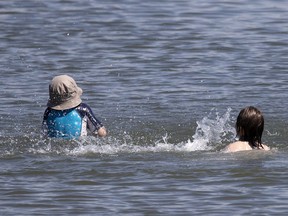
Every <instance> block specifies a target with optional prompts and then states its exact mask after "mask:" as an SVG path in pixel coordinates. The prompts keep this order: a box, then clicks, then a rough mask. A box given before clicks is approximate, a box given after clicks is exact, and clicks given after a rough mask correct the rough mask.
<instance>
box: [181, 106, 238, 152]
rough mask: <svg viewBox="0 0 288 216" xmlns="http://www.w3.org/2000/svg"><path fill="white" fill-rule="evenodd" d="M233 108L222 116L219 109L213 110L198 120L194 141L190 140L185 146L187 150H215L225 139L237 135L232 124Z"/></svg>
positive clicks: (228, 139) (227, 139)
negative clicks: (231, 114)
mask: <svg viewBox="0 0 288 216" xmlns="http://www.w3.org/2000/svg"><path fill="white" fill-rule="evenodd" d="M230 113H231V108H228V109H227V111H226V112H225V113H224V114H223V115H222V116H221V115H220V114H219V113H218V112H217V110H212V111H211V112H210V114H209V115H208V116H205V117H204V118H203V119H201V120H200V121H197V128H196V131H195V134H194V135H193V136H192V138H193V141H191V140H188V142H187V144H186V145H185V146H184V148H185V149H186V150H187V151H199V150H213V149H215V148H217V146H218V145H220V146H221V145H222V144H223V143H224V142H225V141H231V140H232V139H233V138H234V137H235V129H234V128H233V127H232V126H231V125H230Z"/></svg>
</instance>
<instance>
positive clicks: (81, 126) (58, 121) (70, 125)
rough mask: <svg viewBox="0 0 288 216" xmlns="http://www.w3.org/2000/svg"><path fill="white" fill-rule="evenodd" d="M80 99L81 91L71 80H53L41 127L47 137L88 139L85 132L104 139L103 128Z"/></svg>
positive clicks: (63, 76)
mask: <svg viewBox="0 0 288 216" xmlns="http://www.w3.org/2000/svg"><path fill="white" fill-rule="evenodd" d="M81 95H82V89H81V88H79V87H78V86H77V84H76V82H75V80H74V79H73V78H72V77H70V76H68V75H60V76H56V77H54V78H53V79H52V81H51V83H50V85H49V100H48V103H47V109H46V110H45V112H44V117H43V124H42V125H43V128H44V131H45V133H46V134H47V135H48V137H57V138H77V137H80V136H85V135H87V129H88V130H89V131H91V132H92V134H93V135H96V136H99V137H105V136H106V134H107V132H106V129H105V127H104V126H103V124H102V123H101V122H100V121H99V120H98V119H97V118H96V117H95V116H94V114H93V112H92V110H91V108H90V107H89V106H88V105H87V104H85V103H82V100H81Z"/></svg>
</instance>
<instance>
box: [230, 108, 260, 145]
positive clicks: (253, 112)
mask: <svg viewBox="0 0 288 216" xmlns="http://www.w3.org/2000/svg"><path fill="white" fill-rule="evenodd" d="M263 129H264V117H263V115H262V113H261V111H260V110H258V109H257V108H255V107H253V106H249V107H246V108H244V109H242V110H241V111H240V113H239V115H238V117H237V122H236V131H237V135H238V136H239V138H240V141H246V142H249V144H250V145H251V147H252V148H259V147H262V142H261V137H262V133H263ZM262 148H263V147H262Z"/></svg>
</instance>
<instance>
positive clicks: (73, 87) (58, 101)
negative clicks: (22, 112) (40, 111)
mask: <svg viewBox="0 0 288 216" xmlns="http://www.w3.org/2000/svg"><path fill="white" fill-rule="evenodd" d="M81 95H82V89H81V88H79V87H78V86H77V84H76V82H75V80H74V79H73V78H72V77H70V76H67V75H60V76H56V77H54V78H53V79H52V81H51V83H50V85H49V100H48V103H47V106H48V107H51V108H52V109H56V110H66V109H71V108H73V107H76V106H78V105H79V104H80V103H81V102H82V100H81V98H80V97H81Z"/></svg>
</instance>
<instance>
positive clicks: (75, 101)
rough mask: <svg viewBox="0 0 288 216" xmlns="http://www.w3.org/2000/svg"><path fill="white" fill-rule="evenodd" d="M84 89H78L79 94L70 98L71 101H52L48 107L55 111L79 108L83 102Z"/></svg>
mask: <svg viewBox="0 0 288 216" xmlns="http://www.w3.org/2000/svg"><path fill="white" fill-rule="evenodd" d="M82 92H83V91H82V89H81V88H79V87H78V89H77V94H76V95H75V96H74V97H71V98H69V100H67V101H64V102H58V103H57V102H55V101H52V100H50V99H49V100H48V103H47V107H50V108H52V109H55V110H66V109H71V108H74V107H76V106H78V105H79V104H80V103H81V102H82V100H81V98H80V97H81V95H82Z"/></svg>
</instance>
